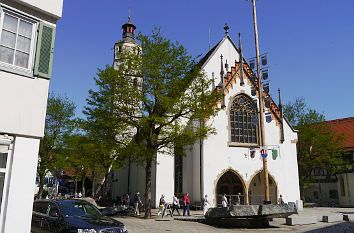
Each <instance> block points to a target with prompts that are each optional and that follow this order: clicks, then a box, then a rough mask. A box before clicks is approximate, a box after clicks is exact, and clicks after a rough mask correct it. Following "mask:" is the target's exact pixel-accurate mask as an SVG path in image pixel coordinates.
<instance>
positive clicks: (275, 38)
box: [50, 0, 354, 120]
mask: <svg viewBox="0 0 354 233" xmlns="http://www.w3.org/2000/svg"><path fill="white" fill-rule="evenodd" d="M128 9H130V10H131V20H132V22H133V23H134V24H135V25H136V26H137V31H140V32H142V33H144V34H148V33H150V32H151V31H152V29H153V26H154V25H156V26H160V27H161V29H162V32H163V34H164V35H165V36H166V37H167V38H170V39H172V40H175V41H176V40H177V41H179V42H180V43H181V44H182V45H183V46H185V47H186V48H187V50H188V51H189V52H190V53H191V54H192V55H194V56H196V55H199V54H202V55H204V54H205V53H207V52H208V44H209V28H210V31H211V35H210V37H211V46H213V45H215V44H216V43H217V42H218V41H219V40H221V39H222V37H223V36H224V35H225V32H224V29H223V27H224V25H225V23H228V25H229V27H230V31H229V33H230V36H231V37H232V39H233V40H234V42H235V43H238V36H237V35H238V33H239V32H240V33H241V35H242V43H243V50H244V56H245V57H246V58H251V57H254V56H255V49H254V35H253V33H254V32H253V20H252V17H253V16H252V5H251V3H250V2H247V1H245V0H233V1H215V0H204V1H200V0H198V1H197V0H189V1H185V0H179V1H169V0H149V1H146V0H145V1H144V0H140V1H137V0H125V1H121V0H102V1H99V2H94V1H87V0H64V8H63V17H62V19H60V20H59V21H58V23H57V32H56V42H55V52H54V64H53V75H52V79H51V83H50V90H51V91H53V92H55V93H57V94H61V95H67V96H68V97H69V98H70V99H71V100H73V101H74V102H75V104H76V105H77V115H78V116H83V115H82V113H81V111H82V109H83V106H84V105H85V99H86V98H87V96H88V90H89V89H92V88H95V84H94V80H93V77H94V76H95V75H96V72H97V68H103V67H104V66H105V65H106V64H112V62H113V50H112V48H113V45H114V43H115V42H118V41H119V40H120V39H121V37H122V30H121V25H122V24H123V23H125V22H126V21H127V19H128ZM257 14H258V15H257V16H258V27H259V28H258V30H259V41H260V49H261V53H265V52H267V53H268V62H269V75H270V80H271V83H270V89H271V94H272V96H273V98H274V99H275V100H276V101H277V99H278V97H277V96H278V95H277V89H278V88H280V89H281V92H282V101H283V103H286V102H288V101H292V100H294V98H295V97H296V96H303V97H304V98H305V100H306V102H307V104H308V105H309V106H310V107H311V108H314V109H316V110H318V111H320V112H322V113H324V115H325V117H326V119H327V120H333V119H338V118H345V117H354V94H353V92H354V74H353V71H352V68H354V1H353V0H341V1H335V0H296V1H295V0H293V1H290V0H259V1H257Z"/></svg>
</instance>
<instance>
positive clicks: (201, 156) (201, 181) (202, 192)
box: [199, 120, 204, 200]
mask: <svg viewBox="0 0 354 233" xmlns="http://www.w3.org/2000/svg"><path fill="white" fill-rule="evenodd" d="M199 124H200V128H201V127H202V120H200V121H199ZM203 165H204V161H203V139H202V138H201V139H199V179H200V180H199V182H200V185H199V187H200V200H203V197H204V171H203Z"/></svg>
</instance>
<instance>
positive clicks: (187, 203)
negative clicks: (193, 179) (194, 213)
mask: <svg viewBox="0 0 354 233" xmlns="http://www.w3.org/2000/svg"><path fill="white" fill-rule="evenodd" d="M188 196H189V193H186V195H184V198H183V201H184V208H183V216H185V215H186V210H187V214H188V216H191V214H190V212H189V211H190V204H191V201H190V200H189V198H188Z"/></svg>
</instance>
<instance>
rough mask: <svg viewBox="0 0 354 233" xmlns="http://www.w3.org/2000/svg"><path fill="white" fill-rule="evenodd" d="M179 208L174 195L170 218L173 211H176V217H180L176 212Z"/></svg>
mask: <svg viewBox="0 0 354 233" xmlns="http://www.w3.org/2000/svg"><path fill="white" fill-rule="evenodd" d="M179 208H180V205H179V201H178V198H177V197H176V194H175V195H173V206H172V216H173V212H174V211H175V210H176V211H177V213H178V216H179V215H181V214H180V213H179V211H178V209H179Z"/></svg>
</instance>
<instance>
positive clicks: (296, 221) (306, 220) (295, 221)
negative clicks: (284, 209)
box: [286, 215, 318, 226]
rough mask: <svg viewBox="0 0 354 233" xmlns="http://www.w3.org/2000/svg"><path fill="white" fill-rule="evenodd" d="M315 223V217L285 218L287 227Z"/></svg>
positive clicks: (294, 216)
mask: <svg viewBox="0 0 354 233" xmlns="http://www.w3.org/2000/svg"><path fill="white" fill-rule="evenodd" d="M317 222H318V220H317V217H316V216H298V215H291V216H289V217H287V218H286V225H289V226H294V225H306V224H314V223H317Z"/></svg>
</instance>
